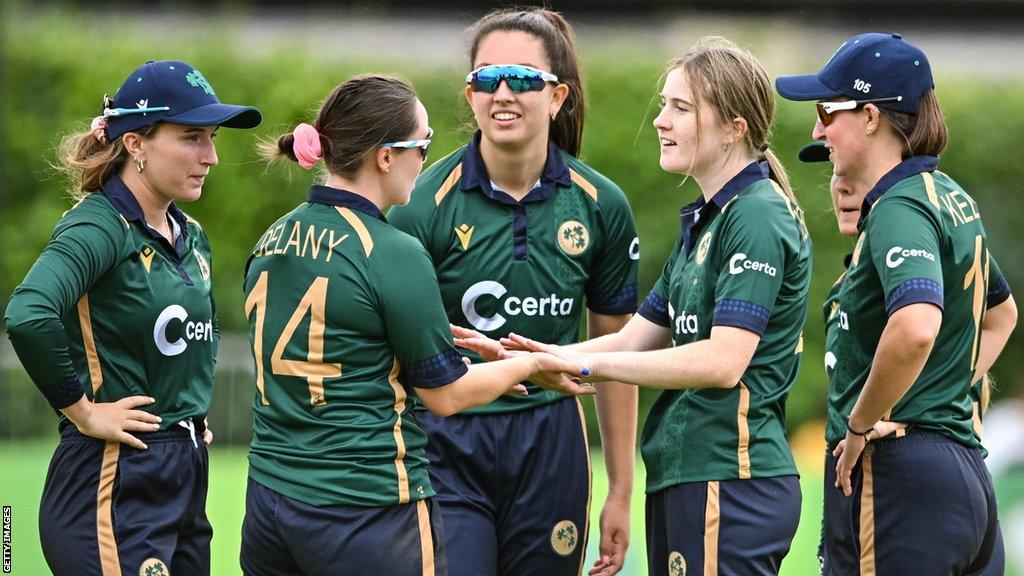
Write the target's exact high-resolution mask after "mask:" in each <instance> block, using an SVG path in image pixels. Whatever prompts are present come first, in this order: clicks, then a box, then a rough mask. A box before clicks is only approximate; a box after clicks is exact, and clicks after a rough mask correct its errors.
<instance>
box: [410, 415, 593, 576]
mask: <svg viewBox="0 0 1024 576" xmlns="http://www.w3.org/2000/svg"><path fill="white" fill-rule="evenodd" d="M416 418H417V420H418V421H419V423H420V426H421V427H422V428H423V430H424V431H425V432H426V433H427V437H428V439H429V442H428V443H427V455H428V456H429V457H430V482H431V484H432V485H433V486H434V490H435V491H436V492H437V497H438V500H439V501H440V503H441V513H442V515H443V516H444V531H445V535H446V536H447V544H448V573H449V574H450V575H451V576H519V575H524V574H543V575H544V576H570V575H571V576H576V575H578V574H581V573H582V571H583V560H584V558H583V552H584V550H585V549H586V545H587V532H588V529H589V525H588V522H587V519H588V517H589V513H590V510H589V508H590V452H589V451H588V448H587V437H586V429H585V424H584V419H583V408H582V406H581V405H580V403H579V400H577V399H576V398H564V399H561V400H558V401H557V402H554V403H552V404H548V405H545V406H540V407H538V408H532V409H529V410H523V411H521V412H512V413H508V414H476V415H458V414H457V415H455V416H450V417H448V418H440V417H438V416H436V415H434V414H431V413H429V412H423V413H418V414H417V415H416Z"/></svg>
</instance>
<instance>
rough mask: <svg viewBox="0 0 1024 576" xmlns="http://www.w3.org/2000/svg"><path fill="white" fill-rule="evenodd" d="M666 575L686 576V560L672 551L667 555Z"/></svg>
mask: <svg viewBox="0 0 1024 576" xmlns="http://www.w3.org/2000/svg"><path fill="white" fill-rule="evenodd" d="M668 575H669V576H686V559H685V558H683V555H682V554H680V553H679V552H675V551H673V552H672V553H671V554H669V555H668Z"/></svg>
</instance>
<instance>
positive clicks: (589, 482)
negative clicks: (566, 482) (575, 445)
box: [576, 396, 594, 574]
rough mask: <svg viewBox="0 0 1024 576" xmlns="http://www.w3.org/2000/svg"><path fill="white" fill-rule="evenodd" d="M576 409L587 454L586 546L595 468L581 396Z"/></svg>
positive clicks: (583, 554) (583, 539)
mask: <svg viewBox="0 0 1024 576" xmlns="http://www.w3.org/2000/svg"><path fill="white" fill-rule="evenodd" d="M576 411H577V412H579V415H580V427H581V428H582V430H583V451H584V452H585V453H586V454H587V514H586V516H584V520H583V534H582V536H581V537H580V544H581V545H583V546H585V545H586V542H587V538H588V537H589V536H590V500H591V499H592V498H593V496H594V469H593V468H592V467H591V464H590V441H589V440H588V439H587V415H586V413H585V412H584V411H583V403H582V402H580V398H579V396H577V397H576ZM586 555H587V554H586V550H584V549H582V547H581V550H580V566H579V568H578V569H577V570H576V573H577V574H582V573H583V560H584V558H585V557H586Z"/></svg>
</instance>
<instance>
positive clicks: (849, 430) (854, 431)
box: [846, 420, 875, 442]
mask: <svg viewBox="0 0 1024 576" xmlns="http://www.w3.org/2000/svg"><path fill="white" fill-rule="evenodd" d="M846 430H847V431H848V432H850V433H851V434H853V435H854V436H860V437H861V438H863V439H864V441H865V442H866V441H867V440H868V434H871V433H872V432H874V431H875V427H874V426H872V427H870V428H868V429H867V430H865V431H863V432H857V431H856V430H854V429H853V428H851V427H850V421H849V420H847V421H846Z"/></svg>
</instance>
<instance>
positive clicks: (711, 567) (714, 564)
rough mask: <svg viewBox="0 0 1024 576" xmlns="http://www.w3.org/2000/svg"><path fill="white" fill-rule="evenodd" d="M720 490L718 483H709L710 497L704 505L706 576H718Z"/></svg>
mask: <svg viewBox="0 0 1024 576" xmlns="http://www.w3.org/2000/svg"><path fill="white" fill-rule="evenodd" d="M718 490H719V485H718V481H714V482H708V496H707V501H706V502H705V504H704V576H718V528H719V523H720V520H721V512H720V509H719V501H718V498H719V496H718Z"/></svg>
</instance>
